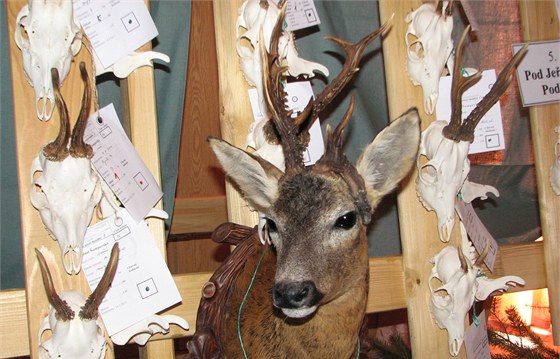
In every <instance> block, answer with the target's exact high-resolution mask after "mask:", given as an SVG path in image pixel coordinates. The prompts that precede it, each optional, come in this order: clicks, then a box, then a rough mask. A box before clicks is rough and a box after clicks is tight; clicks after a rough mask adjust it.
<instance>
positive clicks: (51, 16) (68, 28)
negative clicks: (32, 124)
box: [14, 0, 82, 121]
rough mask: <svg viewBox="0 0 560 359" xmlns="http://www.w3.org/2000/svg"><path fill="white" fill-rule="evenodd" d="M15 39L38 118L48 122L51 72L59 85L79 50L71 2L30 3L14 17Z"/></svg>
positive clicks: (79, 33) (32, 0) (51, 103)
mask: <svg viewBox="0 0 560 359" xmlns="http://www.w3.org/2000/svg"><path fill="white" fill-rule="evenodd" d="M14 35H15V41H16V44H17V46H18V47H19V48H20V50H21V52H22V56H23V68H24V70H25V75H26V77H27V80H28V81H29V83H30V84H31V86H32V87H33V89H34V90H35V107H36V110H37V117H39V119H41V120H46V121H48V120H49V119H50V118H51V115H52V113H53V111H54V107H55V105H54V92H53V88H52V80H51V69H52V68H55V69H57V70H58V74H59V77H60V83H62V82H63V81H64V79H65V78H66V75H67V74H68V71H69V70H70V64H71V62H72V58H73V57H74V56H76V54H77V53H78V52H79V51H80V48H81V46H82V31H81V27H80V25H79V23H78V21H77V19H76V18H75V17H74V12H73V9H72V1H71V0H29V4H28V5H25V6H24V7H23V8H22V9H21V10H20V12H19V14H18V16H17V19H16V29H15V34H14ZM41 102H42V105H41Z"/></svg>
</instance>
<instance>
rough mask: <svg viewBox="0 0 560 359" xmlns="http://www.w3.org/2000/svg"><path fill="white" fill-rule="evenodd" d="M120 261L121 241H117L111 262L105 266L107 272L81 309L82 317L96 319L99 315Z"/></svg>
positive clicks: (110, 258) (112, 250)
mask: <svg viewBox="0 0 560 359" xmlns="http://www.w3.org/2000/svg"><path fill="white" fill-rule="evenodd" d="M118 261H119V243H118V242H116V243H115V244H114V245H113V248H112V249H111V256H110V257H109V262H108V263H107V267H105V272H104V273H103V277H101V280H100V281H99V284H97V287H96V288H95V290H94V291H93V293H91V294H90V296H89V297H88V299H87V300H86V303H85V304H84V306H83V307H82V309H81V310H80V313H79V316H80V319H83V320H86V319H90V320H91V319H96V318H97V316H98V312H97V310H98V308H99V305H100V304H101V302H102V301H103V298H104V297H105V294H107V292H108V291H109V288H110V287H111V283H112V282H113V278H114V277H115V273H116V272H117V264H118Z"/></svg>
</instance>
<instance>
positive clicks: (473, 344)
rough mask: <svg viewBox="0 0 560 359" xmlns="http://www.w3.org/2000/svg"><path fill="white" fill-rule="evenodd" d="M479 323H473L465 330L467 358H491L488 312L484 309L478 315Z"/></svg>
mask: <svg viewBox="0 0 560 359" xmlns="http://www.w3.org/2000/svg"><path fill="white" fill-rule="evenodd" d="M478 319H479V321H480V322H479V323H478V325H477V324H475V323H473V324H471V325H470V326H469V328H468V329H467V331H466V332H465V337H464V343H465V350H466V352H467V359H491V358H492V357H491V355H490V343H489V341H488V332H487V329H486V313H485V312H484V311H482V313H480V316H479V317H478Z"/></svg>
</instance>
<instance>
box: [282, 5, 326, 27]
mask: <svg viewBox="0 0 560 359" xmlns="http://www.w3.org/2000/svg"><path fill="white" fill-rule="evenodd" d="M271 1H272V2H273V3H274V4H275V5H278V2H279V0H271ZM285 22H286V24H285V25H286V30H287V31H296V30H300V29H305V28H306V27H311V26H314V25H319V24H320V23H321V21H320V20H319V15H318V14H317V9H316V8H315V3H314V2H313V0H288V5H287V7H286V20H285Z"/></svg>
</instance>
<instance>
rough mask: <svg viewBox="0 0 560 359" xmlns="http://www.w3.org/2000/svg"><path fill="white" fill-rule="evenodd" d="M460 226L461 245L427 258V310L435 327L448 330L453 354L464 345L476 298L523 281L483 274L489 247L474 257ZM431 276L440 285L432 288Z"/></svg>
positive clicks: (482, 298)
mask: <svg viewBox="0 0 560 359" xmlns="http://www.w3.org/2000/svg"><path fill="white" fill-rule="evenodd" d="M460 227H461V238H462V242H461V248H457V247H454V246H447V247H445V248H443V249H442V250H441V251H440V252H439V253H438V254H436V255H435V256H434V257H433V258H432V259H431V260H430V262H431V263H433V265H434V266H433V268H432V272H431V274H430V278H429V279H428V286H429V287H430V294H431V302H430V310H431V312H432V315H433V316H434V319H435V321H436V323H437V324H438V326H439V327H440V328H441V329H447V333H448V337H449V353H450V354H451V355H452V356H457V355H458V354H459V350H460V349H461V345H462V344H463V336H464V330H465V326H464V322H465V316H466V314H467V312H468V311H469V310H470V309H471V307H472V305H473V303H474V301H475V300H477V301H483V300H485V299H486V298H488V296H489V295H490V294H492V293H493V292H495V291H500V292H503V291H506V290H508V288H509V287H508V285H515V284H520V285H524V284H525V281H524V280H523V279H522V278H520V277H517V276H504V277H500V278H496V279H489V278H487V277H486V276H484V275H482V265H483V262H484V259H485V257H486V255H487V253H488V248H489V246H488V245H487V246H486V247H485V248H484V250H483V252H482V253H481V254H480V256H479V257H478V258H475V249H474V246H473V245H472V243H471V242H470V241H469V240H468V238H467V233H466V230H465V228H464V226H463V224H461V226H460ZM433 279H436V281H439V282H441V284H442V285H441V286H439V287H437V288H435V287H434V281H433Z"/></svg>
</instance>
